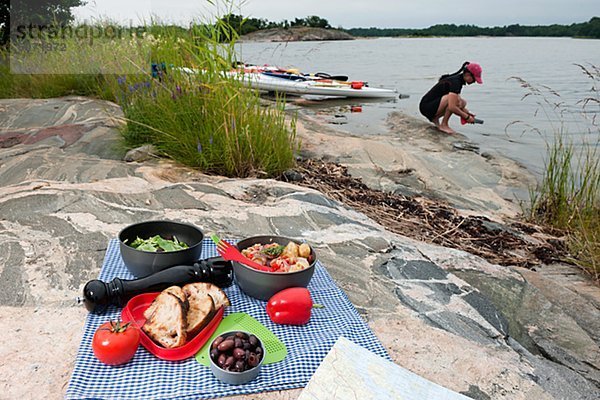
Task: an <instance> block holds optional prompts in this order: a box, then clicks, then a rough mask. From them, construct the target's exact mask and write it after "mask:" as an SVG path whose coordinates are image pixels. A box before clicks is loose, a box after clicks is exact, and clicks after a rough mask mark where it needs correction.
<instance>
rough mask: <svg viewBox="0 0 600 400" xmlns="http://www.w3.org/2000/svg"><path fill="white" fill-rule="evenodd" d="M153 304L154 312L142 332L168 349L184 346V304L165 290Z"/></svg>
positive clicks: (185, 331) (185, 326)
mask: <svg viewBox="0 0 600 400" xmlns="http://www.w3.org/2000/svg"><path fill="white" fill-rule="evenodd" d="M154 303H156V306H155V310H154V312H153V313H152V315H151V316H150V318H149V319H148V320H146V323H145V324H144V325H143V326H142V330H143V331H144V332H146V333H147V334H148V336H150V338H152V340H154V341H155V342H156V343H158V344H160V345H161V346H163V347H166V348H168V349H172V348H175V347H179V346H182V345H184V344H185V342H186V340H187V319H186V314H187V310H186V307H185V305H184V303H183V302H182V301H181V300H180V299H179V297H177V296H175V295H174V294H173V293H171V292H170V291H167V290H166V289H165V290H164V291H163V292H162V293H160V294H159V295H158V296H157V297H156V299H155V300H154ZM154 303H153V305H154Z"/></svg>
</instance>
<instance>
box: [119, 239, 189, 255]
mask: <svg viewBox="0 0 600 400" xmlns="http://www.w3.org/2000/svg"><path fill="white" fill-rule="evenodd" d="M129 246H131V247H133V248H134V249H137V250H141V251H151V252H155V253H163V252H167V251H178V250H183V249H187V248H188V247H189V246H188V245H187V244H185V243H184V242H180V241H179V240H177V238H176V237H175V236H173V240H168V239H164V238H162V237H161V236H160V235H156V236H152V237H151V238H148V239H141V238H140V237H137V238H136V239H135V240H134V241H133V242H131V244H130V245H129Z"/></svg>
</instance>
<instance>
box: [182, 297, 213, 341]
mask: <svg viewBox="0 0 600 400" xmlns="http://www.w3.org/2000/svg"><path fill="white" fill-rule="evenodd" d="M189 289H190V288H188V290H186V292H185V294H186V295H187V298H188V302H189V304H190V308H189V309H188V312H187V323H188V327H187V334H188V337H191V336H195V335H196V334H198V332H200V331H201V330H202V329H203V328H204V327H205V326H206V325H208V323H209V322H210V321H211V320H212V318H213V316H214V314H215V303H214V301H213V299H212V297H210V296H209V295H208V294H207V293H204V292H198V291H194V290H189Z"/></svg>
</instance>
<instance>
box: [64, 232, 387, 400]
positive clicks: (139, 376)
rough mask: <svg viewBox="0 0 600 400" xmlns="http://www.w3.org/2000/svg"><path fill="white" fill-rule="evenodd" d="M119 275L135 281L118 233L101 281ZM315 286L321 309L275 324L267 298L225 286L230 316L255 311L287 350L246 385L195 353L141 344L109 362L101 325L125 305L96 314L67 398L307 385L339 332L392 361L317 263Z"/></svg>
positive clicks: (207, 245) (207, 251)
mask: <svg viewBox="0 0 600 400" xmlns="http://www.w3.org/2000/svg"><path fill="white" fill-rule="evenodd" d="M202 256H203V257H204V258H208V257H214V256H217V252H216V247H215V245H214V244H213V243H212V241H209V240H205V241H204V242H203V248H202ZM114 277H119V278H122V279H134V276H133V275H131V274H130V273H129V271H128V270H127V268H126V267H125V265H124V264H123V261H122V259H121V254H120V252H119V242H118V240H117V239H113V240H111V241H110V243H109V246H108V249H107V251H106V256H105V259H104V264H103V266H102V270H101V271H100V277H99V279H101V280H103V281H110V280H112V279H113V278H114ZM308 288H309V289H310V292H311V296H312V298H313V301H314V302H315V303H319V304H323V305H324V306H325V308H322V309H319V310H316V311H314V312H313V313H312V316H311V319H310V322H309V323H308V324H307V325H305V326H289V325H277V324H274V323H273V322H271V320H270V319H269V317H268V315H267V313H266V312H265V306H266V302H264V301H261V300H257V299H254V298H251V297H249V296H247V295H245V294H244V293H243V292H242V291H241V290H240V289H239V287H238V286H237V285H235V284H233V285H231V286H230V287H228V288H226V289H225V292H226V293H227V296H228V297H229V299H230V300H231V304H232V306H231V307H229V308H228V309H227V311H226V315H227V314H228V313H232V312H245V313H248V314H250V315H251V316H253V317H254V318H255V319H257V320H258V321H259V322H260V323H262V324H263V325H264V326H266V327H267V328H268V329H269V330H271V332H273V333H274V334H275V335H276V336H277V337H278V338H279V340H281V341H282V342H283V343H284V344H285V346H286V347H287V350H288V354H287V357H286V358H285V359H284V360H283V361H281V362H278V363H274V364H267V365H263V366H262V369H261V372H260V374H259V376H258V378H257V379H255V380H253V381H251V382H249V383H246V384H244V385H239V386H232V385H228V384H225V383H222V382H220V381H219V380H217V379H216V378H215V377H214V376H213V375H212V373H211V371H210V369H209V368H208V367H205V366H204V365H202V364H200V363H198V362H197V361H196V360H195V359H194V358H193V357H192V358H189V359H187V360H183V361H164V360H160V359H158V358H156V357H155V356H153V355H152V354H150V353H149V352H148V351H147V350H146V349H145V348H143V347H142V346H140V348H139V349H138V351H137V352H136V354H135V356H134V358H133V360H131V361H130V362H129V363H127V364H125V365H122V366H118V367H111V366H107V365H104V364H102V363H100V362H99V361H98V360H97V359H96V358H95V356H94V353H93V352H92V348H91V341H92V337H93V335H94V332H95V331H96V329H97V328H98V327H99V326H100V324H102V323H103V322H106V321H107V320H109V319H111V318H112V319H116V318H117V317H119V316H120V311H121V310H120V309H118V308H116V307H111V308H109V309H108V310H107V311H106V312H105V313H104V314H102V315H95V314H89V315H88V317H87V320H86V322H85V327H84V333H83V339H82V340H81V344H80V346H79V352H78V353H77V360H76V362H75V368H74V370H73V375H72V376H71V380H70V382H69V387H68V389H67V393H66V398H67V399H136V400H137V399H146V398H149V399H169V400H173V399H208V398H215V397H220V396H232V395H241V394H249V393H258V392H265V391H271V390H284V389H294V388H300V387H304V386H306V384H307V383H308V381H309V380H310V378H311V376H312V375H313V374H314V372H315V371H316V369H317V367H318V366H319V365H320V363H321V361H322V360H323V359H324V358H325V356H326V355H327V353H328V352H329V350H330V349H331V347H333V345H334V343H335V342H336V340H337V339H338V338H339V337H340V336H344V337H346V338H348V339H350V340H351V341H353V342H355V343H357V344H359V345H361V346H363V347H364V348H366V349H368V350H371V351H372V352H374V353H375V354H378V355H380V356H382V357H384V358H386V359H388V360H390V357H389V355H388V354H387V352H386V351H385V349H384V348H383V346H382V345H381V343H380V342H379V341H378V340H377V338H376V337H375V335H374V334H373V332H372V331H371V330H370V329H369V327H368V326H367V324H366V323H365V322H364V321H363V319H362V318H361V317H360V315H359V314H358V312H357V311H356V309H355V308H354V306H353V305H352V303H350V301H349V300H348V297H346V294H345V293H344V292H343V291H342V290H340V289H339V288H338V287H337V286H336V284H335V283H334V281H333V280H332V278H331V276H330V275H329V274H328V273H327V271H326V269H325V268H324V267H323V266H322V265H321V264H320V263H317V265H316V270H315V274H314V275H313V278H312V280H311V282H310V284H309V287H308Z"/></svg>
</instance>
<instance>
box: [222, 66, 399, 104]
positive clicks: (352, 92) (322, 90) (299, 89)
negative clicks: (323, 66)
mask: <svg viewBox="0 0 600 400" xmlns="http://www.w3.org/2000/svg"><path fill="white" fill-rule="evenodd" d="M232 74H234V75H235V76H236V77H239V79H240V81H241V82H242V84H244V85H245V86H247V87H250V88H252V89H257V90H263V91H266V92H277V93H287V94H294V95H300V96H301V95H318V96H343V97H362V98H391V97H398V92H397V91H395V90H391V89H384V88H375V87H371V86H367V85H366V84H365V83H364V82H342V81H336V80H333V79H307V80H293V79H290V78H289V77H278V76H272V75H266V74H264V73H254V72H245V73H240V72H232Z"/></svg>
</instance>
